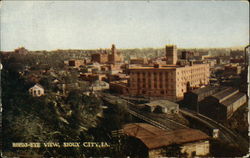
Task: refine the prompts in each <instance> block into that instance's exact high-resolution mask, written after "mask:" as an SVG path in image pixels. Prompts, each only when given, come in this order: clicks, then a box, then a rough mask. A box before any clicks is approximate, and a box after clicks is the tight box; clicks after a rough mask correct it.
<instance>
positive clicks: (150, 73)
mask: <svg viewBox="0 0 250 158" xmlns="http://www.w3.org/2000/svg"><path fill="white" fill-rule="evenodd" d="M129 75H130V79H129V93H130V94H131V95H143V96H148V97H161V98H166V99H168V100H171V101H174V100H179V99H182V98H183V95H184V93H185V92H187V90H188V88H191V87H196V88H197V87H201V86H203V85H207V84H208V82H209V65H208V64H194V65H185V66H172V65H166V66H162V67H161V66H160V65H158V66H157V65H155V66H154V67H137V68H130V69H129Z"/></svg>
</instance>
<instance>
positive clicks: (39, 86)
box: [31, 83, 44, 89]
mask: <svg viewBox="0 0 250 158" xmlns="http://www.w3.org/2000/svg"><path fill="white" fill-rule="evenodd" d="M33 87H38V88H42V89H44V88H43V86H42V85H40V84H39V83H36V84H35V85H34V86H33ZM33 87H31V88H33Z"/></svg>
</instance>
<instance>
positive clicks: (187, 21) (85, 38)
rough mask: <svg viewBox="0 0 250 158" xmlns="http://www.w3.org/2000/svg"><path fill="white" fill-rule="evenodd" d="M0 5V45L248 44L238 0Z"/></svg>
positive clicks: (245, 7)
mask: <svg viewBox="0 0 250 158" xmlns="http://www.w3.org/2000/svg"><path fill="white" fill-rule="evenodd" d="M1 8H2V9H1V15H2V16H1V28H2V29H1V51H10V50H13V49H15V48H17V47H20V46H24V47H25V48H27V49H29V50H54V49H99V48H107V47H109V46H110V45H111V44H112V43H115V44H116V45H117V48H149V47H154V48H155V47H163V46H164V45H165V44H168V43H174V44H177V46H178V47H182V48H195V47H196V48H209V47H213V48H214V47H235V46H243V45H247V44H249V15H248V13H249V7H248V3H246V2H242V1H241V2H240V1H237V2H236V1H223V2H222V1H206V2H183V1H182V2H171V1H167V2H166V1H149V2H147V1H137V2H132V1H119V2H112V1H102V2H79V1H74V2H69V1H66V2H59V1H54V2H53V1H47V2H32V1H26V2H11V1H4V2H2V3H1Z"/></svg>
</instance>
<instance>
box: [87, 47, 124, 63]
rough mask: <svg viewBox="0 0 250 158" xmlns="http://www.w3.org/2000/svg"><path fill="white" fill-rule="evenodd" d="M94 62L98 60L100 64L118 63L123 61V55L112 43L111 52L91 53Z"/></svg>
mask: <svg viewBox="0 0 250 158" xmlns="http://www.w3.org/2000/svg"><path fill="white" fill-rule="evenodd" d="M91 61H92V62H98V63H100V64H116V63H122V62H123V56H122V55H121V53H120V52H117V50H116V47H115V45H114V44H112V47H111V54H109V53H107V52H106V51H104V52H101V53H96V54H92V55H91Z"/></svg>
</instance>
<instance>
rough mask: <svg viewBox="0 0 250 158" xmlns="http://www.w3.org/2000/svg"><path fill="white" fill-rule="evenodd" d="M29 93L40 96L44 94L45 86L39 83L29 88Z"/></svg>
mask: <svg viewBox="0 0 250 158" xmlns="http://www.w3.org/2000/svg"><path fill="white" fill-rule="evenodd" d="M29 93H30V95H32V96H33V97H40V96H42V95H44V88H43V86H41V85H40V84H38V83H37V84H35V85H34V86H33V87H31V88H30V89H29Z"/></svg>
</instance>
